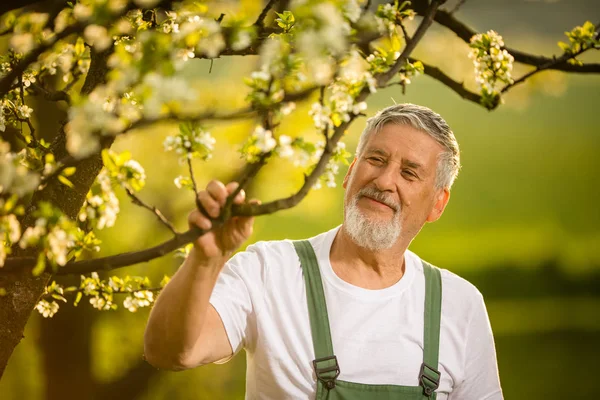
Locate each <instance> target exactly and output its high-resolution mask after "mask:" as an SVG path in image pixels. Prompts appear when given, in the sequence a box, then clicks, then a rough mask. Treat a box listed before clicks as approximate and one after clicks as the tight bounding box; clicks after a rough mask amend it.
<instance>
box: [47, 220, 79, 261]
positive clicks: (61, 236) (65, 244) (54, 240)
mask: <svg viewBox="0 0 600 400" xmlns="http://www.w3.org/2000/svg"><path fill="white" fill-rule="evenodd" d="M73 239H74V238H73V236H72V235H70V234H68V233H67V232H65V231H64V230H63V229H61V228H60V227H58V226H54V227H53V228H52V229H51V230H50V232H49V233H48V245H49V249H48V258H49V259H50V260H52V261H54V262H55V263H56V264H58V265H65V264H66V263H67V254H68V252H69V250H70V249H71V248H73V246H74V245H75V242H74V240H73Z"/></svg>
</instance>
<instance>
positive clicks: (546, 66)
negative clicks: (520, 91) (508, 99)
mask: <svg viewBox="0 0 600 400" xmlns="http://www.w3.org/2000/svg"><path fill="white" fill-rule="evenodd" d="M594 48H595V47H588V48H585V49H581V50H579V51H577V52H575V53H568V52H565V53H564V54H563V55H562V56H560V57H559V58H557V59H554V60H551V61H549V62H547V63H546V64H544V65H540V66H538V67H537V68H536V69H534V70H533V71H530V72H528V73H526V74H525V75H523V76H522V77H520V78H519V79H517V80H516V81H514V82H513V83H509V84H508V85H506V86H504V87H503V88H502V90H501V91H500V93H505V92H506V91H508V90H509V89H510V88H512V87H514V86H516V85H518V84H520V83H523V82H525V80H526V79H528V78H530V77H531V76H532V75H535V74H537V73H538V72H541V71H544V70H546V69H552V67H553V66H555V65H558V64H563V63H566V62H567V61H568V60H570V59H574V58H575V57H577V56H578V55H580V54H582V53H585V52H586V51H588V50H590V49H594ZM599 72H600V71H599Z"/></svg>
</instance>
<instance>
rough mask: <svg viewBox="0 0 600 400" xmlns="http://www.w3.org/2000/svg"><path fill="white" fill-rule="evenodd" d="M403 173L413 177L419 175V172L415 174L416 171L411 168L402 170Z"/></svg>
mask: <svg viewBox="0 0 600 400" xmlns="http://www.w3.org/2000/svg"><path fill="white" fill-rule="evenodd" d="M402 174H404V175H407V176H409V177H411V178H416V177H417V174H415V173H414V172H412V171H411V170H409V169H405V170H403V171H402Z"/></svg>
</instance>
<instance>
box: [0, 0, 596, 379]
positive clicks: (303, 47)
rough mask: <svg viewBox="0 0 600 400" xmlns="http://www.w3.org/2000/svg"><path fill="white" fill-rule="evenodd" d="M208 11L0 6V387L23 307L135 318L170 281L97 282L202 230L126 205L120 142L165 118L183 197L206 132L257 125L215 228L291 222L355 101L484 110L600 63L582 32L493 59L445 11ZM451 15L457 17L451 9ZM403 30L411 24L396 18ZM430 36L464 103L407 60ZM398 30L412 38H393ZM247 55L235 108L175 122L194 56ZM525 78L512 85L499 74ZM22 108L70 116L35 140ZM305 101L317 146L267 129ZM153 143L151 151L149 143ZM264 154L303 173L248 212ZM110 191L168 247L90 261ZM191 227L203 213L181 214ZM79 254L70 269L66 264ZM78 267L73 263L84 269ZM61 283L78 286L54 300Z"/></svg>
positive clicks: (104, 3)
mask: <svg viewBox="0 0 600 400" xmlns="http://www.w3.org/2000/svg"><path fill="white" fill-rule="evenodd" d="M216 3H218V2H214V3H213V2H210V1H187V0H183V1H177V0H134V1H131V0H77V1H65V0H48V1H37V0H15V1H11V2H3V3H2V5H0V15H1V19H0V35H1V36H2V37H4V38H6V42H7V44H8V50H7V51H6V52H4V53H3V54H1V56H0V131H1V132H3V135H2V140H1V141H0V321H2V322H1V323H0V377H1V376H2V374H3V372H4V369H5V367H6V365H7V363H8V360H9V358H10V356H11V354H12V352H13V349H14V348H15V346H16V345H17V344H18V343H19V341H20V340H21V338H22V337H23V331H24V327H25V325H26V323H27V320H28V319H29V317H30V315H31V312H32V311H33V310H34V309H35V310H37V311H38V312H40V313H41V314H42V315H43V316H44V317H48V318H49V317H52V316H53V315H54V314H55V313H56V312H58V311H59V308H60V304H62V303H64V302H73V303H74V304H77V303H78V302H80V301H81V300H82V298H84V299H85V301H86V302H89V303H90V304H91V305H92V306H93V307H94V308H96V309H98V310H110V309H115V308H116V307H117V306H118V305H122V306H123V307H125V308H126V309H128V310H129V311H131V312H135V311H136V310H138V309H139V308H141V307H148V306H150V305H151V304H152V303H153V301H154V299H155V298H156V296H157V294H158V292H160V289H161V287H163V286H164V285H165V284H166V282H167V281H168V277H165V278H164V279H163V280H162V281H161V282H154V283H152V282H150V280H149V279H148V278H147V277H136V276H126V277H117V276H113V277H110V278H108V279H106V280H105V279H100V277H99V275H98V272H100V271H102V272H106V271H111V270H114V269H116V268H122V267H126V266H130V265H134V264H138V263H143V262H147V261H149V260H153V259H155V258H158V257H162V256H164V255H166V254H169V253H171V252H175V251H177V252H180V253H181V254H182V255H185V254H186V252H187V251H189V248H190V243H191V242H192V241H194V240H195V239H196V238H197V237H199V236H200V235H202V234H204V233H205V232H206V231H204V230H201V229H199V228H193V229H190V230H188V231H186V232H179V231H177V230H176V229H175V227H174V226H173V224H172V223H171V222H170V221H169V220H168V219H167V218H165V216H164V215H163V214H162V213H161V212H160V211H159V210H158V209H157V208H156V207H154V206H152V205H151V204H147V202H146V201H144V199H143V197H142V196H140V194H139V192H140V191H141V190H142V189H143V187H144V184H145V182H146V174H145V172H144V168H143V167H142V166H141V165H140V164H139V163H138V162H136V161H135V160H133V159H132V158H131V155H130V154H129V153H128V152H124V153H116V152H114V151H112V150H111V145H112V144H113V142H114V141H115V139H116V138H117V137H119V136H122V135H126V134H128V133H129V132H132V131H134V130H136V129H140V128H144V127H147V126H150V125H153V124H157V123H160V122H164V121H172V122H177V123H179V131H178V133H177V134H176V135H174V136H169V137H167V139H166V140H165V141H164V143H163V144H162V145H163V147H164V150H165V151H167V152H173V153H174V157H173V160H174V161H173V162H180V163H183V164H187V167H188V171H189V173H188V174H187V175H186V176H179V177H176V178H175V180H174V184H175V185H176V186H177V187H179V188H186V189H189V190H190V191H191V192H192V193H190V196H193V197H194V198H196V196H195V193H196V192H197V191H198V187H197V185H196V180H195V177H194V171H193V168H192V165H193V163H192V161H194V160H208V159H210V158H211V155H212V151H213V149H214V145H215V142H216V141H217V140H219V138H218V137H217V138H215V137H214V136H212V135H211V133H210V132H209V131H207V130H206V128H205V127H206V122H207V121H230V120H236V119H242V118H243V119H253V120H254V121H255V127H254V128H253V129H252V130H251V131H250V132H248V136H247V138H246V139H245V141H244V142H243V143H240V146H239V148H238V149H236V150H232V151H239V152H240V156H241V157H242V158H243V159H244V161H245V167H244V168H243V169H242V170H241V171H239V172H238V173H237V178H236V181H238V182H239V186H238V188H237V189H236V191H235V192H234V193H232V194H231V196H230V197H229V199H228V200H227V202H226V204H225V206H224V207H223V209H222V211H221V215H220V217H218V218H215V219H212V220H213V227H216V226H219V225H220V224H222V223H223V222H224V221H225V220H227V219H229V218H235V217H239V216H259V215H264V214H270V213H274V212H276V211H278V210H283V209H287V208H291V207H294V206H295V205H297V204H298V203H299V202H300V201H301V200H302V199H303V198H304V197H305V196H306V195H307V193H308V192H309V191H310V190H311V189H318V188H320V187H321V186H322V185H326V186H335V175H336V174H337V172H338V170H339V165H340V164H342V163H347V161H348V157H349V156H350V154H349V153H348V152H347V151H346V150H345V146H344V142H343V138H344V134H345V132H346V131H347V129H348V127H349V126H350V124H352V122H353V121H354V120H355V119H357V117H359V116H361V115H364V114H363V112H364V111H365V110H366V108H367V103H366V100H367V99H368V97H369V95H370V94H372V93H374V92H376V91H377V90H381V89H383V88H386V87H388V86H394V87H395V85H399V86H400V87H401V90H402V91H404V90H406V89H407V87H408V86H409V85H410V83H411V81H412V80H413V79H415V78H416V77H417V76H419V75H427V76H429V77H431V78H433V79H436V80H438V81H440V82H441V83H443V84H444V85H446V86H447V87H448V88H449V89H450V90H452V91H454V92H456V93H457V94H458V95H459V96H461V97H462V98H463V99H465V100H468V101H472V102H475V103H477V104H479V105H481V106H482V107H485V108H487V109H489V110H493V109H495V108H497V107H499V106H500V105H501V104H502V102H503V99H502V95H503V94H504V93H506V92H507V91H508V90H510V89H511V88H512V87H514V86H515V85H518V84H519V83H521V82H524V81H525V80H526V79H527V78H529V77H531V76H532V75H534V74H537V73H539V72H541V71H544V70H560V71H566V72H573V73H599V72H600V64H591V63H588V64H584V63H582V62H581V61H580V60H579V59H578V56H579V55H580V54H582V53H584V52H586V51H588V50H592V49H599V48H600V40H599V33H598V26H596V25H594V24H593V23H592V22H589V21H588V22H586V21H582V25H581V26H577V27H575V28H574V29H573V30H572V31H570V32H566V36H567V38H566V39H565V42H560V43H558V45H559V46H560V49H557V52H559V55H556V56H553V57H544V56H537V55H532V54H527V53H524V52H521V51H518V50H516V49H512V48H509V47H507V46H505V44H504V42H503V39H502V36H501V35H500V34H498V33H496V32H494V31H488V32H484V33H477V32H475V31H474V30H472V29H471V28H469V27H468V26H466V25H465V24H464V23H462V22H461V21H459V20H458V19H457V18H456V17H455V16H454V12H455V11H456V9H457V8H458V6H460V5H461V4H462V3H464V0H462V1H459V2H458V5H455V6H454V8H453V9H443V8H442V6H443V5H444V4H443V3H444V1H443V0H431V1H427V0H413V1H412V2H409V1H404V2H401V1H398V0H395V1H392V2H387V3H384V4H380V5H375V4H374V5H371V4H370V1H360V0H330V1H316V0H296V1H277V0H270V1H268V3H267V4H266V5H265V6H264V8H263V9H262V11H261V12H260V15H258V16H253V18H251V19H249V18H246V17H239V16H238V17H234V16H227V15H224V14H219V15H217V14H216V13H215V12H214V9H215V6H216V5H217V4H216ZM455 4H456V3H455ZM413 19H414V20H415V21H414V22H410V21H412V20H413ZM433 23H437V24H440V25H441V26H443V27H445V28H447V29H448V30H449V31H451V32H454V33H455V34H456V35H457V36H458V37H459V38H461V39H462V40H464V41H465V42H467V43H468V45H469V48H470V51H469V52H468V53H466V54H457V55H456V57H469V58H471V59H472V60H473V65H474V69H475V76H476V83H477V87H478V90H477V91H471V90H469V89H467V88H465V86H463V84H462V83H461V82H458V81H456V80H454V79H453V78H451V77H450V76H448V75H447V74H446V73H444V72H443V71H442V70H440V69H439V68H437V67H435V66H432V65H427V64H426V63H424V62H422V61H421V60H417V59H415V58H413V57H411V54H412V53H413V51H414V50H415V48H416V47H417V46H418V44H419V42H420V41H421V40H422V39H423V37H424V36H425V35H426V33H427V31H428V29H429V28H430V27H431V25H432V24H433ZM409 28H412V29H409ZM249 55H258V56H259V63H258V68H257V69H256V71H254V72H252V73H251V75H250V76H248V77H247V78H246V79H245V80H244V82H240V83H239V84H240V85H246V86H247V90H248V92H249V94H248V96H247V99H246V106H245V107H243V108H240V109H235V110H232V109H219V108H216V107H212V108H206V109H202V110H190V107H186V105H189V104H190V103H191V102H193V101H194V100H195V99H197V98H198V97H201V96H202V93H201V92H196V91H194V90H192V89H191V87H190V85H189V82H188V81H186V79H189V78H185V77H184V76H183V75H182V74H180V72H181V70H182V69H183V68H184V67H185V65H186V63H187V62H188V61H189V60H191V59H194V58H203V59H211V60H212V59H215V58H219V57H225V56H249ZM515 62H517V63H521V64H524V65H527V66H530V67H531V70H530V71H529V72H527V73H525V74H524V75H522V76H519V77H516V76H514V75H513V64H514V63H515ZM35 97H38V98H42V99H45V100H47V101H53V102H59V103H60V104H61V106H64V107H65V108H66V109H67V110H68V117H67V118H66V119H64V120H60V121H56V123H57V126H58V129H57V130H56V132H55V134H54V135H53V137H52V139H51V140H44V138H42V137H40V135H36V131H35V128H36V127H35V126H34V124H33V123H32V116H34V115H36V113H38V114H39V113H40V112H42V110H39V109H38V110H36V109H34V108H33V107H32V106H33V105H34V103H33V102H32V99H34V98H35ZM310 98H316V99H317V98H318V100H317V101H315V102H314V104H312V107H311V109H310V116H311V117H312V119H313V121H314V128H315V129H316V130H317V131H318V132H319V136H320V137H321V140H320V141H317V142H311V141H309V140H307V139H306V138H304V137H302V136H295V137H292V136H289V135H287V134H286V133H284V132H280V131H278V127H279V125H280V123H281V121H282V120H283V119H285V118H286V116H288V115H289V114H290V113H293V112H295V111H294V110H295V103H296V102H299V101H303V100H305V99H310ZM157 146H158V145H157ZM275 157H280V158H284V159H289V160H290V162H292V163H294V165H296V166H297V167H298V168H302V169H303V171H304V177H305V179H304V183H303V184H302V186H301V187H300V188H298V190H297V192H296V193H295V194H293V195H291V196H289V197H287V198H281V199H278V200H275V201H270V202H267V203H263V204H258V203H252V204H250V203H248V204H243V205H234V204H233V201H232V199H233V198H234V197H235V196H236V195H237V194H238V193H239V191H240V190H242V189H243V188H245V187H247V186H248V185H249V183H250V182H251V181H252V179H253V178H254V177H255V175H256V174H257V173H258V171H259V170H260V169H261V168H263V167H264V166H265V165H267V164H268V163H269V161H270V160H272V159H273V158H275ZM115 190H124V191H125V193H127V195H128V196H129V197H130V198H131V199H132V201H133V202H134V203H135V204H137V205H139V206H140V207H143V208H146V209H147V210H148V211H149V212H150V213H152V214H153V215H154V216H155V217H156V218H157V220H158V221H159V223H161V224H163V225H164V226H165V227H166V228H167V229H169V230H170V231H171V233H172V236H173V237H172V238H171V239H170V240H168V241H165V242H164V243H162V244H159V245H157V246H154V247H151V248H147V249H143V250H139V251H134V252H124V253H121V254H115V255H111V256H107V257H100V258H98V257H96V258H94V257H91V256H90V255H91V254H93V253H94V252H97V251H98V250H99V249H100V246H101V242H100V240H99V239H98V238H97V237H96V235H95V234H96V232H97V231H98V230H101V229H106V228H110V227H112V226H113V225H114V223H115V220H116V218H117V216H118V214H119V201H118V199H117V196H116V195H115ZM196 204H197V206H198V207H199V208H200V210H201V211H202V212H204V213H205V211H204V210H202V206H201V205H200V204H199V203H198V202H196ZM82 256H85V257H82ZM82 258H84V259H82ZM61 275H76V276H81V283H80V284H79V285H78V286H67V287H65V286H63V285H61V284H59V283H57V280H58V282H60V278H59V277H60V276H61Z"/></svg>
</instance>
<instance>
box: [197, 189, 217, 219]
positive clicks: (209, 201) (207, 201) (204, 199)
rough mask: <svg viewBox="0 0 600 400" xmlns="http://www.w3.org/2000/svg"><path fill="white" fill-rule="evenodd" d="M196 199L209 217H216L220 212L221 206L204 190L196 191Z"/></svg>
mask: <svg viewBox="0 0 600 400" xmlns="http://www.w3.org/2000/svg"><path fill="white" fill-rule="evenodd" d="M198 200H199V201H200V204H202V207H204V209H205V210H206V212H207V213H208V215H210V216H211V217H213V218H217V217H218V216H219V214H220V213H221V206H220V205H219V203H218V202H217V200H215V199H214V198H213V197H212V196H211V195H210V194H208V192H207V191H206V190H203V191H201V192H199V193H198Z"/></svg>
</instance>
